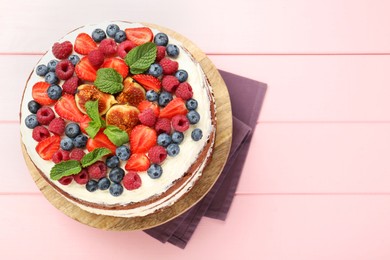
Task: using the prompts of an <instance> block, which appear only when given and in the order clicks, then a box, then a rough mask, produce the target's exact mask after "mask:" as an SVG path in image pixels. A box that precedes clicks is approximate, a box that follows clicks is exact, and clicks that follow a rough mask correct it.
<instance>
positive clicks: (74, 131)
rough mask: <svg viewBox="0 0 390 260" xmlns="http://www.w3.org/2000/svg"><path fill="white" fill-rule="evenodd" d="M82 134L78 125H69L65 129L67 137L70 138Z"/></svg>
mask: <svg viewBox="0 0 390 260" xmlns="http://www.w3.org/2000/svg"><path fill="white" fill-rule="evenodd" d="M79 134H80V126H79V125H78V124H76V123H70V124H67V125H66V127H65V135H66V136H68V137H70V138H75V137H76V136H78V135H79Z"/></svg>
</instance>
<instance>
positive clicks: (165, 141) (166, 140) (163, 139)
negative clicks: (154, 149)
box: [157, 133, 172, 147]
mask: <svg viewBox="0 0 390 260" xmlns="http://www.w3.org/2000/svg"><path fill="white" fill-rule="evenodd" d="M171 142H172V138H171V136H170V135H169V134H166V133H162V134H159V135H158V137H157V144H158V145H161V146H163V147H167V146H168V145H169V144H170V143H171Z"/></svg>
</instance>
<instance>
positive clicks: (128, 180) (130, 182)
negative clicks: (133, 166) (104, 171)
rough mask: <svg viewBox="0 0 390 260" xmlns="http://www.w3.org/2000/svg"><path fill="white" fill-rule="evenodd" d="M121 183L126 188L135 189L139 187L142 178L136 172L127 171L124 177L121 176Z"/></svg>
mask: <svg viewBox="0 0 390 260" xmlns="http://www.w3.org/2000/svg"><path fill="white" fill-rule="evenodd" d="M122 183H123V186H124V187H125V188H126V189H127V190H135V189H138V188H139V187H141V184H142V180H141V177H139V175H138V173H136V172H133V171H129V172H128V173H127V174H126V175H125V177H123V181H122Z"/></svg>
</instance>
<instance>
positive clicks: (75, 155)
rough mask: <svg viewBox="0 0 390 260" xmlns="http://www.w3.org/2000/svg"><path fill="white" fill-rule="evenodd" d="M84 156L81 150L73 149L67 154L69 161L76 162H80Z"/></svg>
mask: <svg viewBox="0 0 390 260" xmlns="http://www.w3.org/2000/svg"><path fill="white" fill-rule="evenodd" d="M84 155H85V152H84V150H83V149H81V148H74V149H73V150H72V151H71V152H70V154H69V158H70V159H71V160H76V161H81V159H82V158H83V157H84Z"/></svg>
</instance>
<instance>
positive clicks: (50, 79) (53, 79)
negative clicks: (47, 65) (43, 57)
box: [45, 71, 59, 84]
mask: <svg viewBox="0 0 390 260" xmlns="http://www.w3.org/2000/svg"><path fill="white" fill-rule="evenodd" d="M45 81H46V82H47V83H49V84H57V83H58V81H59V80H58V78H57V76H56V74H55V73H54V72H53V71H49V72H48V73H47V74H46V75H45Z"/></svg>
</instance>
